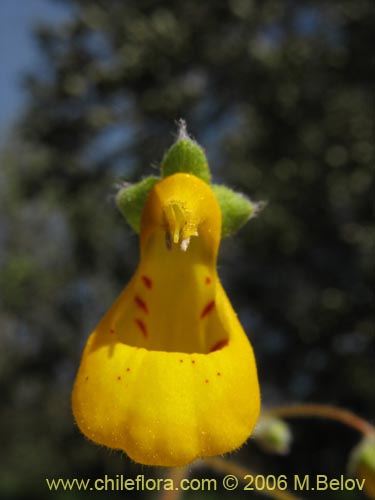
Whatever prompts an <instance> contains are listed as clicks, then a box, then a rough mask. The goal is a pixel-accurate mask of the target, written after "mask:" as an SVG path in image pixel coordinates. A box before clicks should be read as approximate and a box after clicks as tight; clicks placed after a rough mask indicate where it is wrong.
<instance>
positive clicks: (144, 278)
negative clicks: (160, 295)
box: [142, 275, 152, 290]
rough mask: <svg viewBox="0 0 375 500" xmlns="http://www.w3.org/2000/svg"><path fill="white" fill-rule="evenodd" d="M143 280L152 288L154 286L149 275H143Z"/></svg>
mask: <svg viewBox="0 0 375 500" xmlns="http://www.w3.org/2000/svg"><path fill="white" fill-rule="evenodd" d="M142 281H143V283H144V284H145V286H146V287H147V288H148V289H150V290H151V288H152V280H151V278H149V277H148V276H145V275H143V276H142Z"/></svg>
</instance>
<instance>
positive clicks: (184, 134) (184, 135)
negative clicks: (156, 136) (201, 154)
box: [177, 118, 190, 141]
mask: <svg viewBox="0 0 375 500" xmlns="http://www.w3.org/2000/svg"><path fill="white" fill-rule="evenodd" d="M177 128H178V130H177V140H178V141H186V140H189V139H190V136H189V134H188V131H187V125H186V121H185V120H184V119H183V118H180V119H179V120H177Z"/></svg>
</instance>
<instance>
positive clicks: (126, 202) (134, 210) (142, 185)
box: [116, 176, 160, 233]
mask: <svg viewBox="0 0 375 500" xmlns="http://www.w3.org/2000/svg"><path fill="white" fill-rule="evenodd" d="M159 180H160V179H159V178H158V177H153V176H150V177H146V178H145V179H143V180H141V181H140V182H137V184H128V185H126V186H124V187H123V188H122V189H120V191H119V192H118V193H117V195H116V204H117V206H118V208H119V210H120V212H121V213H122V215H123V216H124V217H125V219H126V221H127V222H128V224H130V226H131V227H132V228H133V229H134V231H135V232H136V233H139V231H140V227H141V216H142V210H143V206H144V204H145V201H146V198H147V196H148V194H149V192H150V191H151V189H152V188H153V186H154V185H155V184H156V183H157V182H158V181H159Z"/></svg>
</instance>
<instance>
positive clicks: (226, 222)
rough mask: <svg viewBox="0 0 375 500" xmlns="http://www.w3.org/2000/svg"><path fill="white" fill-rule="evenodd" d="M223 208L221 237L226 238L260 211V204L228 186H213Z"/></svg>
mask: <svg viewBox="0 0 375 500" xmlns="http://www.w3.org/2000/svg"><path fill="white" fill-rule="evenodd" d="M211 188H212V190H213V192H214V193H215V196H216V199H217V202H218V203H219V206H220V208H221V216H222V222H221V237H222V238H226V237H227V236H231V235H232V234H234V233H235V232H237V231H238V230H239V229H240V227H241V226H243V225H244V224H245V223H246V222H247V221H248V220H249V219H250V218H251V217H253V216H254V215H256V213H257V212H258V211H259V204H257V203H253V202H252V201H250V200H249V199H248V198H246V196H244V195H243V194H241V193H236V192H235V191H232V189H229V188H227V187H226V186H221V185H218V184H213V185H212V186H211Z"/></svg>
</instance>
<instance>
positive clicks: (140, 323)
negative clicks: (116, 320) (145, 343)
mask: <svg viewBox="0 0 375 500" xmlns="http://www.w3.org/2000/svg"><path fill="white" fill-rule="evenodd" d="M134 321H135V322H136V324H137V325H138V328H139V329H140V330H141V332H142V335H143V336H144V337H145V338H147V336H148V332H147V327H146V325H145V323H144V322H143V321H142V320H141V319H139V318H134Z"/></svg>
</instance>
